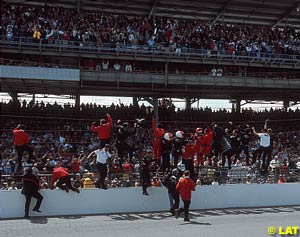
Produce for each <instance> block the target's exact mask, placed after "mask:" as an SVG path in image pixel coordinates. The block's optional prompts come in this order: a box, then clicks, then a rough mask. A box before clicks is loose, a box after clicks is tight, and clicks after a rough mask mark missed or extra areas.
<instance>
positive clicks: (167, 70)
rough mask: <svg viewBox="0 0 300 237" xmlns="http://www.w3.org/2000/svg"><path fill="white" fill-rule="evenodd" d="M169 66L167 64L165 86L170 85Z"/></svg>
mask: <svg viewBox="0 0 300 237" xmlns="http://www.w3.org/2000/svg"><path fill="white" fill-rule="evenodd" d="M168 74H169V64H168V63H167V62H166V63H165V86H167V85H168Z"/></svg>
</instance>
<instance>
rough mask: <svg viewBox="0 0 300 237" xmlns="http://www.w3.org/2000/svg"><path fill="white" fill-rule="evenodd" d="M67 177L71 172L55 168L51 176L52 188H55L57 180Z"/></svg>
mask: <svg viewBox="0 0 300 237" xmlns="http://www.w3.org/2000/svg"><path fill="white" fill-rule="evenodd" d="M66 176H69V172H68V171H67V169H65V168H63V167H58V168H54V169H53V172H52V176H51V183H50V188H53V187H54V183H55V181H56V180H58V179H61V178H62V177H66Z"/></svg>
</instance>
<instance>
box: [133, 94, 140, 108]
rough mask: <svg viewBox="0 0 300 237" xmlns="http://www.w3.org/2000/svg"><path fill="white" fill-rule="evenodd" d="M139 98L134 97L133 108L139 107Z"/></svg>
mask: <svg viewBox="0 0 300 237" xmlns="http://www.w3.org/2000/svg"><path fill="white" fill-rule="evenodd" d="M138 102H139V101H138V98H137V97H136V96H133V97H132V103H133V106H139V103H138Z"/></svg>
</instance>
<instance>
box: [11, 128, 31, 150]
mask: <svg viewBox="0 0 300 237" xmlns="http://www.w3.org/2000/svg"><path fill="white" fill-rule="evenodd" d="M13 134H14V145H16V146H23V145H25V144H27V143H29V140H30V139H29V136H28V134H27V133H26V132H25V131H24V130H22V129H18V128H15V129H14V130H13Z"/></svg>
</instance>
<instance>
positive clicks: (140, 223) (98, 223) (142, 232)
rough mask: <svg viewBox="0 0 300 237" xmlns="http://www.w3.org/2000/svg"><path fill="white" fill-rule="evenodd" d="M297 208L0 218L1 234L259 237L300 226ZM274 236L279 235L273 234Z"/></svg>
mask: <svg viewBox="0 0 300 237" xmlns="http://www.w3.org/2000/svg"><path fill="white" fill-rule="evenodd" d="M299 220H300V207H297V206H293V207H273V208H249V209H223V210H206V211H192V212H191V222H184V221H183V218H182V217H181V218H179V219H177V220H176V219H175V218H174V217H171V216H170V214H169V213H166V212H160V213H141V214H114V215H97V216H64V217H42V218H41V217H40V218H37V217H36V218H31V219H9V220H0V236H1V237H18V236H21V237H25V236H31V237H57V236H62V237H63V236H69V237H77V236H78V237H79V236H80V237H82V236H84V237H94V236H95V237H96V236H97V237H101V236H122V237H125V236H130V237H135V236H136V237H138V236H163V237H168V236H172V237H175V236H180V237H183V236H189V237H190V236H205V237H210V236H212V237H217V236H222V237H242V236H243V237H250V236H251V237H262V236H271V235H269V234H268V231H267V230H268V227H269V226H275V227H276V228H277V229H278V227H279V226H283V227H286V226H292V225H298V226H299V225H300V221H299ZM274 236H280V235H279V234H276V235H274Z"/></svg>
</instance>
